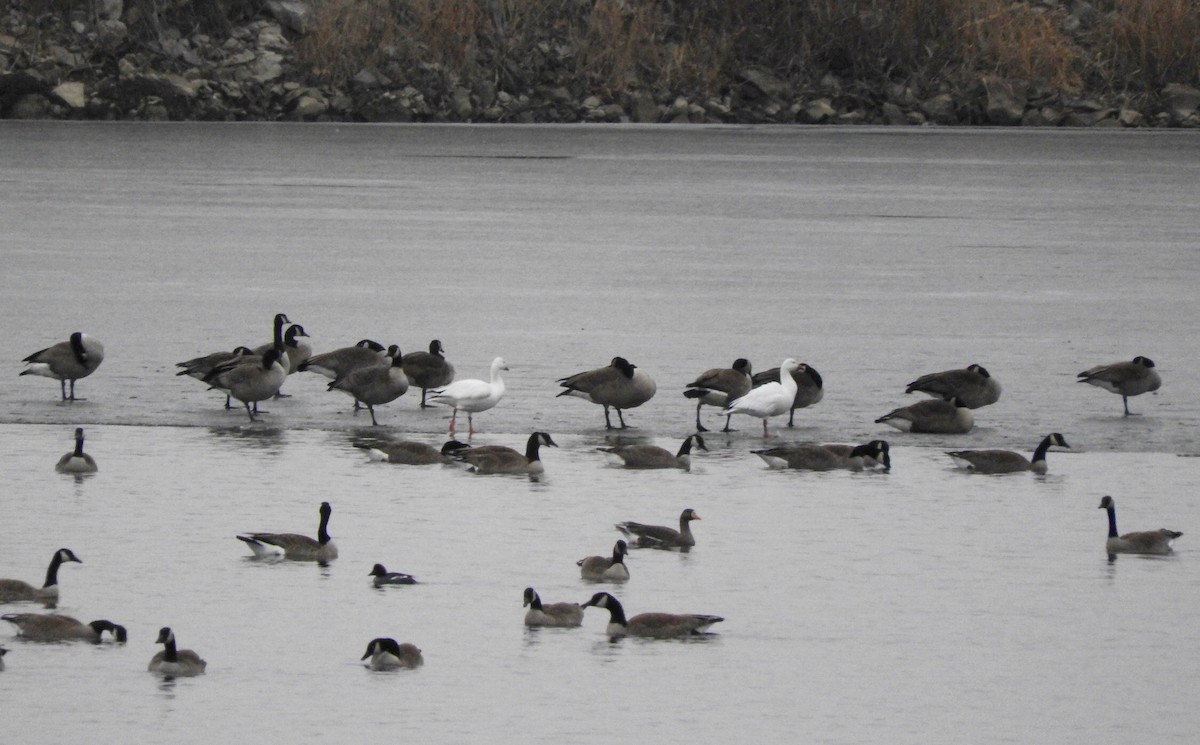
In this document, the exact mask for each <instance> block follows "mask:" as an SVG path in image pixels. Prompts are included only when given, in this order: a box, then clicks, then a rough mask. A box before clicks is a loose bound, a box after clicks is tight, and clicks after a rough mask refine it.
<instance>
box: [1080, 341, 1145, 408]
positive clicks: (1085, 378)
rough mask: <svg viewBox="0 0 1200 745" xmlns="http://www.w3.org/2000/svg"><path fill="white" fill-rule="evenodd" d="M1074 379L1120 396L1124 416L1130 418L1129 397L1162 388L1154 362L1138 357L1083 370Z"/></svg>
mask: <svg viewBox="0 0 1200 745" xmlns="http://www.w3.org/2000/svg"><path fill="white" fill-rule="evenodd" d="M1076 377H1077V378H1079V381H1078V382H1080V383H1087V384H1088V385H1094V386H1097V387H1098V388H1103V389H1104V390H1106V391H1109V392H1110V393H1116V394H1118V395H1120V396H1121V402H1122V403H1124V404H1125V416H1130V413H1129V397H1130V396H1140V395H1142V394H1143V393H1151V392H1153V391H1157V390H1158V389H1159V387H1161V386H1162V378H1160V377H1159V375H1158V370H1155V369H1154V361H1153V360H1151V359H1150V358H1149V357H1142V356H1140V355H1139V356H1137V357H1134V358H1133V360H1132V361H1131V362H1114V363H1112V364H1111V365H1097V366H1096V367H1093V368H1090V369H1087V370H1084V371H1083V372H1081V373H1079V374H1078V375H1077V376H1076Z"/></svg>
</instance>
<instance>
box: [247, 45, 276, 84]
mask: <svg viewBox="0 0 1200 745" xmlns="http://www.w3.org/2000/svg"><path fill="white" fill-rule="evenodd" d="M248 71H249V74H250V78H251V79H252V80H257V81H258V82H260V83H269V82H271V81H272V80H278V79H279V78H281V77H283V55H282V54H280V53H278V52H261V53H260V54H258V55H257V56H256V57H254V62H253V63H251V64H250V66H249V67H248Z"/></svg>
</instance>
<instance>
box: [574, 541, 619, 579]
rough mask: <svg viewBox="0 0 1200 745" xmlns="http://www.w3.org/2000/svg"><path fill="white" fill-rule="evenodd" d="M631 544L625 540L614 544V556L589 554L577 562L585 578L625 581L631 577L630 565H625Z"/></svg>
mask: <svg viewBox="0 0 1200 745" xmlns="http://www.w3.org/2000/svg"><path fill="white" fill-rule="evenodd" d="M628 553H629V546H628V545H626V543H625V541H617V542H616V543H615V544H613V552H612V557H611V558H610V557H608V556H587V557H584V558H582V559H580V560H579V561H577V562H575V565H576V566H578V567H579V574H580V576H581V577H583V579H593V580H607V581H609V582H624V581H625V580H627V579H629V567H627V566H625V556H626V554H628Z"/></svg>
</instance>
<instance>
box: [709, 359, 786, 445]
mask: <svg viewBox="0 0 1200 745" xmlns="http://www.w3.org/2000/svg"><path fill="white" fill-rule="evenodd" d="M800 368H801V365H800V363H799V362H797V361H796V360H794V359H792V358H791V357H788V358H787V359H786V360H784V361H783V364H782V365H780V366H779V369H780V370H782V371H784V372H787V373H788V374H787V375H781V376H780V379H779V380H778V381H775V382H772V383H763V384H762V385H760V386H759V387H757V388H752V389H751V390H750V392H749V393H747V394H746V395H744V396H742V397H740V398H736V399H734V400H732V401H730V402H729V404H728V405H727V406H726V407H725V411H726V413H731V414H748V415H750V416H754V417H758V418H759V419H761V420H762V423H763V437H764V438H767V437H770V436H771V435H770V433H768V432H767V420H768V419H769V418H771V417H773V416H779V415H780V414H782V413H784V412H785V411H788V410H789V409H791V407H792V404H793V402H794V401H795V400H796V391H797V387H796V379H795V378H794V377H793V376H792V374H791V373H792V372H793V371H795V370H799V369H800Z"/></svg>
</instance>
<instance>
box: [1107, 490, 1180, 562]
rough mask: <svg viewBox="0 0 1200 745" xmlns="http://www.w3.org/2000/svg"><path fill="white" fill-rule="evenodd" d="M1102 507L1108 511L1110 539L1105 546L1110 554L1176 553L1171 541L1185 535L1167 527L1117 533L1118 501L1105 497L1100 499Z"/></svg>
mask: <svg viewBox="0 0 1200 745" xmlns="http://www.w3.org/2000/svg"><path fill="white" fill-rule="evenodd" d="M1100 509H1102V510H1107V511H1108V541H1107V542H1106V543H1105V544H1104V547H1105V548H1106V549H1108V553H1110V554H1170V553H1174V552H1173V551H1172V550H1171V541H1173V540H1175V539H1176V538H1178V537H1180V536H1181V535H1183V533H1180V532H1178V531H1174V530H1167V529H1166V528H1159V529H1158V530H1145V531H1141V532H1139V533H1126V534H1125V535H1117V503H1116V502H1114V501H1113V498H1112V497H1104V498H1102V499H1101V500H1100Z"/></svg>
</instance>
